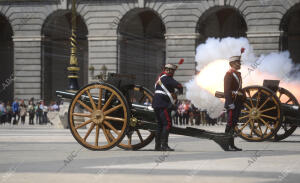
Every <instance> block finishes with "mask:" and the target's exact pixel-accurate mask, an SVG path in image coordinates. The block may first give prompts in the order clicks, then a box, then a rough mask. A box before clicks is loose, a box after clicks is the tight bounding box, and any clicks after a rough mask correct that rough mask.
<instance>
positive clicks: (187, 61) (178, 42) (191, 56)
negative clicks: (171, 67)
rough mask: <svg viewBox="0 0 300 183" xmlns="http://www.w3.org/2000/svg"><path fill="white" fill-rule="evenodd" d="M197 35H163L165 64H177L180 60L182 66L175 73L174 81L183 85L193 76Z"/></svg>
mask: <svg viewBox="0 0 300 183" xmlns="http://www.w3.org/2000/svg"><path fill="white" fill-rule="evenodd" d="M198 38H199V33H181V34H180V33H176V34H165V39H166V59H167V60H166V63H173V64H177V63H178V62H179V60H180V59H181V58H183V59H184V64H183V65H181V66H180V67H179V68H178V70H177V71H176V73H175V77H174V78H175V79H176V80H177V81H179V82H181V83H185V82H187V81H189V80H190V79H192V77H193V76H194V75H195V69H196V67H195V55H196V51H195V50H196V41H197V39H198Z"/></svg>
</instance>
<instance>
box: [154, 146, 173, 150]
mask: <svg viewBox="0 0 300 183" xmlns="http://www.w3.org/2000/svg"><path fill="white" fill-rule="evenodd" d="M154 150H155V151H174V149H172V148H171V147H169V146H163V147H161V146H158V145H155V149H154Z"/></svg>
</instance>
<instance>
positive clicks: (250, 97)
mask: <svg viewBox="0 0 300 183" xmlns="http://www.w3.org/2000/svg"><path fill="white" fill-rule="evenodd" d="M247 93H248V95H249V97H250V103H251V106H252V107H254V105H253V101H252V96H251V95H250V91H249V90H247Z"/></svg>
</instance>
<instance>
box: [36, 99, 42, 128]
mask: <svg viewBox="0 0 300 183" xmlns="http://www.w3.org/2000/svg"><path fill="white" fill-rule="evenodd" d="M34 111H35V124H40V123H41V122H40V102H37V103H36V105H35V106H34Z"/></svg>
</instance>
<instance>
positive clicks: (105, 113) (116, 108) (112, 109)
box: [104, 104, 123, 115]
mask: <svg viewBox="0 0 300 183" xmlns="http://www.w3.org/2000/svg"><path fill="white" fill-rule="evenodd" d="M122 106H123V105H122V104H120V105H117V106H115V107H113V108H110V109H109V110H107V111H105V112H104V115H108V114H109V113H111V112H114V111H115V110H118V109H119V108H120V107H122Z"/></svg>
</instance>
